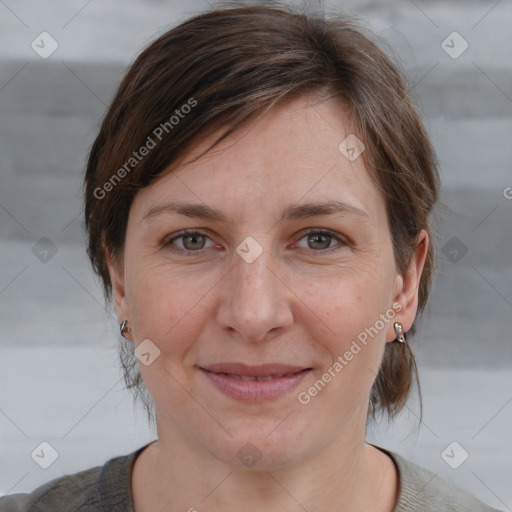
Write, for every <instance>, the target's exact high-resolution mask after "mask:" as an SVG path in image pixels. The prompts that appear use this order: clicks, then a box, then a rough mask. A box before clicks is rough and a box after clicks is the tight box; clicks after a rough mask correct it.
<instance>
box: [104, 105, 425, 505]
mask: <svg viewBox="0 0 512 512" xmlns="http://www.w3.org/2000/svg"><path fill="white" fill-rule="evenodd" d="M347 114H348V111H347V109H346V107H344V106H343V105H342V104H341V103H339V102H338V101H336V100H334V99H329V100H324V101H321V102H312V101H311V99H309V100H308V98H305V97H303V98H298V99H294V100H292V101H289V102H287V103H283V104H280V105H278V106H275V107H273V108H272V109H271V110H270V111H269V112H268V113H267V114H265V115H264V116H263V117H261V118H260V119H259V120H257V121H256V122H255V123H254V124H253V125H252V126H251V127H250V129H247V130H243V131H242V132H240V133H237V134H233V135H232V136H230V138H228V139H227V140H226V141H223V142H222V143H221V145H220V146H218V147H217V148H215V149H214V150H212V151H211V152H209V153H207V154H206V155H205V156H203V157H201V158H200V159H198V160H197V161H196V162H193V163H191V162H190V159H191V157H193V156H195V155H196V154H198V151H200V150H201V149H203V147H205V144H208V143H209V142H210V139H209V138H208V139H206V140H201V141H200V142H199V143H198V144H196V145H195V146H193V147H192V148H191V149H190V150H189V152H187V155H185V157H186V158H185V157H184V158H182V159H181V160H180V161H179V162H178V163H179V165H177V170H175V171H173V172H172V173H170V174H168V175H166V176H164V177H163V178H161V179H160V180H158V181H157V182H155V183H153V184H152V185H151V186H149V187H146V188H144V189H142V190H141V191H140V192H138V193H137V195H136V197H135V199H134V201H133V204H132V206H131V210H130V214H129V219H128V227H127V233H126V243H125V248H124V254H123V259H122V261H118V262H117V263H114V261H113V260H112V258H111V257H110V254H108V261H109V268H110V275H111V278H112V282H113V291H114V299H115V307H116V311H117V315H118V319H119V323H121V322H122V321H123V320H124V319H127V320H128V324H129V326H130V328H131V331H130V334H129V336H130V337H131V339H133V341H134V343H135V345H136V346H138V345H139V344H140V343H141V342H142V341H143V340H145V339H149V340H151V342H152V343H154V344H155V345H156V346H157V347H158V348H159V350H160V356H159V357H158V358H156V359H155V360H154V362H153V363H151V364H150V365H149V366H145V365H143V364H140V369H141V373H142V377H143V379H144V382H145V385H146V386H147V388H148V390H149V392H150V394H151V395H152V397H153V399H154V401H155V405H156V413H157V428H158V440H157V441H156V442H155V443H153V444H151V445H150V446H149V447H148V448H146V450H144V451H143V452H142V454H141V455H140V456H139V457H138V459H137V461H136V463H135V467H134V472H133V478H132V491H133V497H134V506H135V510H136V511H137V512H145V511H149V510H151V511H153V512H155V511H159V510H190V509H192V510H194V509H197V510H198V511H201V512H202V511H214V510H223V511H226V512H230V511H232V510H233V511H234V510H236V511H240V510H244V511H256V510H258V511H261V510H280V511H284V512H286V511H290V512H291V511H299V510H304V509H306V510H308V511H316V510H322V511H323V512H331V511H332V512H334V511H336V512H339V511H340V510H347V511H348V510H350V511H351V512H354V511H359V510H360V511H363V510H364V511H367V510H374V511H382V512H384V511H387V512H389V511H392V510H393V508H394V506H395V503H396V498H397V489H398V475H397V471H396V468H395V466H394V464H393V462H392V460H391V459H390V458H389V457H388V456H387V455H386V454H385V453H384V452H382V451H380V450H378V449H377V448H375V447H373V446H370V445H368V444H366V443H365V426H366V417H367V410H368V402H369V393H370V390H371V387H372V384H373V382H374V379H375V377H376V374H377V372H378V369H379V365H380V362H381V359H382V355H383V351H384V348H385V344H386V343H387V342H391V341H393V340H394V339H395V338H396V333H395V331H394V328H393V323H394V322H395V321H399V322H401V323H402V324H403V328H404V331H405V332H407V331H408V330H409V329H410V327H411V325H412V323H413V321H414V318H415V315H416V312H417V304H418V284H419V278H420V276H421V272H422V269H423V264H424V260H425V254H426V250H427V246H428V236H427V234H426V232H424V231H422V232H421V233H420V235H419V237H418V249H417V250H416V253H415V254H414V256H413V258H412V259H411V263H410V266H409V269H408V271H407V273H406V274H405V275H404V276H401V275H400V274H399V273H398V271H397V269H396V265H395V261H394V257H393V250H392V243H391V234H390V231H389V228H388V225H387V217H386V211H385V203H384V199H383V197H382V196H381V193H380V192H379V190H378V188H377V187H376V186H375V184H374V183H373V181H372V180H371V179H370V176H369V174H368V172H367V170H366V169H365V167H364V163H363V160H362V158H358V159H356V160H355V161H353V162H350V161H349V160H348V159H347V158H346V157H345V156H344V155H343V154H342V153H341V152H340V151H339V150H338V145H339V144H340V142H341V141H343V140H344V139H345V138H346V137H347V136H348V135H349V134H350V133H352V131H351V129H350V125H349V123H348V119H349V116H348V115H347ZM215 135H216V134H213V135H212V137H214V136H215ZM329 199H333V200H338V201H342V202H344V203H347V204H349V205H351V206H353V207H356V208H358V209H360V210H362V212H364V214H362V215H355V214H352V213H349V212H343V213H335V214H331V215H321V216H316V217H311V218H305V219H300V220H289V221H284V222H280V221H279V217H280V215H281V212H282V210H283V209H284V206H285V205H288V204H291V203H300V204H302V203H304V202H316V201H326V200H329ZM178 200H179V201H186V202H192V203H200V204H203V205H208V206H211V207H214V208H218V209H220V210H222V211H223V212H224V213H225V215H226V216H227V217H228V219H229V220H230V222H229V223H228V224H224V223H222V222H219V221H212V220H204V219H196V218H190V217H185V216H178V215H175V214H172V213H169V212H166V213H161V214H159V215H155V216H154V217H152V218H151V219H150V220H147V221H143V217H144V215H145V214H146V212H148V211H149V210H150V209H151V208H152V207H154V206H155V205H160V204H162V203H166V202H168V201H178ZM183 229H197V230H200V231H201V232H202V233H201V234H202V235H204V237H202V236H199V238H192V239H187V238H186V237H185V238H183V237H182V238H177V239H175V240H174V241H172V242H171V243H169V241H171V240H172V239H173V238H174V237H176V236H177V235H176V233H177V232H179V231H180V230H183ZM312 229H326V230H330V231H332V232H333V234H334V235H335V236H339V237H340V240H339V241H338V240H336V238H334V237H333V238H330V237H328V236H326V237H320V238H318V237H315V236H312V235H311V234H310V231H311V230H312ZM248 236H251V237H253V238H254V239H255V240H256V241H257V242H258V244H259V245H260V246H261V248H262V250H263V252H262V253H261V255H259V256H258V257H257V258H256V259H255V260H254V261H253V262H252V263H248V262H247V261H245V260H244V259H243V258H241V257H240V256H239V254H238V253H237V252H236V248H237V247H238V246H239V245H240V244H241V243H242V241H243V240H244V239H245V238H246V237H248ZM165 242H167V245H165ZM171 247H173V248H174V249H175V250H176V251H178V252H173V251H172V250H171ZM185 248H187V249H189V250H195V251H196V252H195V253H192V254H186V253H185V251H184V249H185ZM180 251H181V253H180ZM396 303H399V304H400V305H401V308H402V309H401V311H400V312H399V313H397V314H396V316H395V318H394V319H393V320H391V321H388V322H387V323H386V325H385V327H384V328H383V329H381V330H380V331H379V333H378V335H376V336H375V337H373V338H372V339H371V341H370V342H368V344H367V345H366V346H365V347H364V348H363V349H362V350H361V351H360V352H359V353H358V354H357V355H355V356H354V358H353V359H352V360H351V361H350V362H349V363H348V364H347V365H346V366H345V367H344V368H343V370H342V371H341V372H339V373H337V374H336V376H335V377H334V378H332V380H331V381H330V382H329V383H328V384H327V385H326V386H325V388H324V389H322V390H321V391H320V392H319V393H318V394H317V395H316V396H315V397H313V398H312V399H311V401H310V403H308V404H307V405H302V404H301V403H299V401H298V400H297V395H298V393H299V392H300V391H304V390H307V389H308V388H309V387H310V386H311V385H312V384H313V383H314V382H315V381H317V380H318V379H319V378H321V376H322V374H323V373H324V372H325V371H326V370H327V369H328V368H329V367H332V365H333V362H334V361H336V358H337V357H338V356H339V355H343V354H344V353H345V352H346V351H347V350H348V349H349V347H350V346H351V343H352V342H353V340H355V339H356V338H357V336H358V334H360V333H361V332H363V331H364V329H365V328H367V327H369V326H373V325H374V324H375V322H376V320H378V319H379V315H381V314H383V313H385V312H386V311H389V310H390V309H391V308H392V305H393V304H396ZM225 361H230V362H232V361H236V362H244V363H246V364H248V365H257V364H263V363H270V362H279V363H286V364H295V365H299V366H301V367H310V368H313V371H312V372H310V374H309V375H307V376H306V379H305V380H304V381H303V382H302V383H301V384H300V385H299V387H298V388H297V389H295V390H293V391H291V392H289V393H288V394H286V395H284V396H281V397H279V398H277V399H273V400H268V401H266V402H263V403H245V402H241V401H237V400H235V399H233V398H231V397H227V396H225V395H224V394H222V393H221V392H219V391H218V390H217V389H216V388H215V387H214V386H213V385H212V384H211V383H210V382H209V380H208V379H206V378H205V377H204V376H203V375H202V374H201V372H200V371H198V369H197V367H196V365H203V366H204V365H207V364H212V363H219V362H225ZM247 443H252V444H253V445H254V446H255V447H256V448H257V450H258V451H259V453H260V454H261V459H260V460H259V461H258V463H257V464H255V465H254V466H253V467H246V466H244V464H243V463H242V462H241V460H240V459H239V458H238V456H237V453H238V452H239V450H240V449H241V448H242V447H243V446H244V445H246V444H247Z"/></svg>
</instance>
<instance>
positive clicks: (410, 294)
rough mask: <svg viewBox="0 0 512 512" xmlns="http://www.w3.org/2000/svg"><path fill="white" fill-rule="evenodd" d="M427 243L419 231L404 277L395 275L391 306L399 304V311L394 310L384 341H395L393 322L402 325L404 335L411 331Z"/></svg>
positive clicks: (423, 234)
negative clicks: (394, 313) (393, 316)
mask: <svg viewBox="0 0 512 512" xmlns="http://www.w3.org/2000/svg"><path fill="white" fill-rule="evenodd" d="M429 243H430V240H429V237H428V233H427V232H426V231H425V230H424V229H423V230H421V231H420V233H419V234H418V236H417V238H416V249H415V251H414V253H413V255H412V256H411V261H410V263H409V267H408V269H407V272H406V273H405V275H404V276H401V275H400V274H397V277H396V281H395V295H394V299H393V304H397V303H398V304H400V306H401V309H400V310H398V308H397V309H396V311H397V314H396V316H395V318H394V319H393V321H392V322H390V324H389V326H388V329H387V334H386V341H394V340H395V339H396V332H395V328H394V323H395V322H400V323H401V324H402V326H403V330H404V332H405V333H406V332H408V331H409V330H410V329H411V327H412V324H413V323H414V319H415V318H416V313H417V311H418V294H419V285H420V278H421V274H422V272H423V267H424V265H425V259H426V256H427V251H428V246H429Z"/></svg>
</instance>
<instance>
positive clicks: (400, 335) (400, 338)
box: [393, 322, 406, 343]
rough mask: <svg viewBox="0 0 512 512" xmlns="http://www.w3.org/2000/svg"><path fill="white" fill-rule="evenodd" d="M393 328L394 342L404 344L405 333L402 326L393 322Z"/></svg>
mask: <svg viewBox="0 0 512 512" xmlns="http://www.w3.org/2000/svg"><path fill="white" fill-rule="evenodd" d="M393 327H394V328H395V332H396V340H395V341H398V342H400V343H405V341H406V339H405V333H404V330H403V327H402V324H401V323H400V322H395V323H394V325H393Z"/></svg>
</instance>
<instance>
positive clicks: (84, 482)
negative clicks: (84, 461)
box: [0, 446, 145, 512]
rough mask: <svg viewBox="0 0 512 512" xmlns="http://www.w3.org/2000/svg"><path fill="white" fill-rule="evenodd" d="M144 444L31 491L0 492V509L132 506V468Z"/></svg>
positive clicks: (83, 511)
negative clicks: (103, 462) (125, 453)
mask: <svg viewBox="0 0 512 512" xmlns="http://www.w3.org/2000/svg"><path fill="white" fill-rule="evenodd" d="M144 448H145V446H144V447H142V448H139V449H138V450H136V451H134V452H132V453H130V454H128V455H123V456H120V457H115V458H113V459H110V460H108V461H107V462H106V463H105V464H104V465H103V466H96V467H94V468H90V469H86V470H84V471H80V472H78V473H74V474H71V475H66V476H63V477H60V478H56V479H54V480H51V481H49V482H47V483H45V484H43V485H41V486H40V487H37V488H36V489H34V490H33V491H32V492H30V493H19V494H9V495H6V496H2V497H0V512H50V511H51V512H59V511H64V510H65V511H67V512H75V511H77V512H78V511H80V512H93V511H94V512H97V511H98V510H119V511H121V510H123V511H129V510H133V505H132V495H131V472H132V469H133V463H134V462H135V458H136V456H137V455H138V454H139V453H140V452H141V451H142V450H143V449H144Z"/></svg>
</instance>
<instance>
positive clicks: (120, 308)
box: [105, 248, 129, 324]
mask: <svg viewBox="0 0 512 512" xmlns="http://www.w3.org/2000/svg"><path fill="white" fill-rule="evenodd" d="M105 254H106V259H107V266H108V271H109V274H110V282H111V283H112V295H113V299H114V306H115V308H116V313H117V321H118V323H119V324H121V323H122V322H123V320H128V319H129V308H128V304H127V303H126V287H125V278H124V265H123V262H122V261H119V260H115V258H114V256H113V255H112V252H111V250H110V249H109V248H107V249H105Z"/></svg>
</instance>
